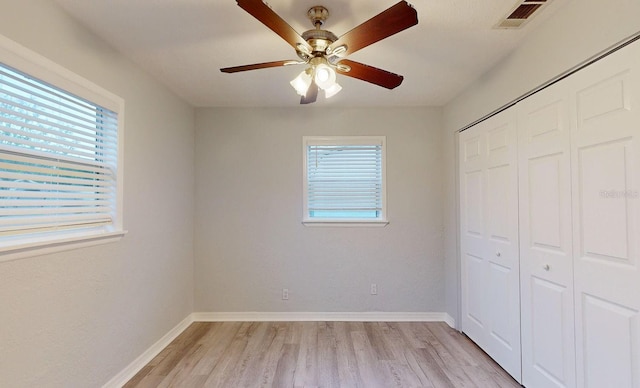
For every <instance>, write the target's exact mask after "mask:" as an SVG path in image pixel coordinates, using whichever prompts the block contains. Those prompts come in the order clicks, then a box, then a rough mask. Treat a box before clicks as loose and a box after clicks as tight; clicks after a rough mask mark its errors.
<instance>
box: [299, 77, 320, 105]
mask: <svg viewBox="0 0 640 388" xmlns="http://www.w3.org/2000/svg"><path fill="white" fill-rule="evenodd" d="M317 99H318V85H317V84H316V81H311V85H309V89H308V90H307V94H306V95H305V96H302V97H301V98H300V104H303V105H304V104H311V103H312V102H316V100H317Z"/></svg>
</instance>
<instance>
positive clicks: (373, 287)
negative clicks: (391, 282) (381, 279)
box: [371, 283, 378, 295]
mask: <svg viewBox="0 0 640 388" xmlns="http://www.w3.org/2000/svg"><path fill="white" fill-rule="evenodd" d="M371 295H378V285H377V284H375V283H371Z"/></svg>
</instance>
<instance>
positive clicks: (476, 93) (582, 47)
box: [442, 0, 640, 321]
mask: <svg viewBox="0 0 640 388" xmlns="http://www.w3.org/2000/svg"><path fill="white" fill-rule="evenodd" d="M638 15H640V1H638V0H609V1H602V0H572V1H569V2H568V3H567V4H566V5H564V6H563V7H562V8H560V9H559V10H558V12H557V13H556V14H554V15H553V16H552V17H551V18H549V20H547V21H546V22H545V23H544V24H542V25H540V26H538V28H537V30H536V31H534V32H533V33H532V34H531V35H530V36H529V37H528V39H526V40H525V41H524V42H522V43H521V44H520V45H519V47H518V49H517V50H515V51H514V52H513V53H512V54H511V55H509V56H508V57H507V58H506V59H505V60H504V61H502V62H501V63H499V64H498V65H497V66H495V67H494V68H493V69H491V70H490V71H489V72H487V73H486V74H484V75H483V76H482V77H481V78H480V79H479V80H478V81H477V82H475V83H474V84H473V85H471V86H470V87H468V88H467V89H465V91H464V92H463V93H461V94H460V95H459V96H458V97H456V98H455V99H454V100H453V101H451V102H450V103H449V104H447V105H446V106H445V107H444V109H443V113H444V117H443V120H444V127H443V129H444V134H443V136H442V140H443V143H442V148H443V153H444V155H445V158H444V162H445V163H444V165H443V166H442V168H443V170H444V178H443V181H444V183H445V185H444V203H443V206H444V227H445V236H446V237H445V244H444V246H445V268H446V280H445V284H446V290H445V291H446V293H445V295H446V306H447V307H446V311H447V312H448V313H449V314H450V315H452V316H453V317H457V315H458V314H457V310H458V288H459V285H458V256H457V239H456V233H457V214H456V209H457V199H456V186H455V183H456V179H457V178H456V177H457V167H456V152H455V144H456V136H455V131H456V130H458V129H460V128H462V127H463V126H465V125H467V124H470V123H471V122H473V121H475V120H477V119H479V118H481V117H482V116H484V115H486V114H488V113H490V112H492V111H493V110H495V109H497V108H499V107H500V106H502V105H504V104H506V103H508V102H510V101H512V100H513V99H515V98H517V97H519V96H521V95H523V94H525V93H526V92H528V91H530V90H532V89H534V88H536V87H537V86H539V85H541V84H543V83H545V82H547V81H549V80H551V79H552V78H554V77H556V76H557V75H559V74H561V73H563V72H565V71H567V70H569V69H571V68H573V67H574V66H576V65H577V64H579V63H581V62H583V61H585V60H587V59H589V58H591V57H592V56H594V55H595V54H597V53H599V52H601V51H602V50H605V49H607V48H608V47H610V46H611V45H614V44H615V43H617V42H618V41H620V40H622V39H624V38H626V37H628V36H630V35H632V34H634V33H635V32H638V31H640V18H639V17H638ZM456 321H459V320H458V319H456Z"/></svg>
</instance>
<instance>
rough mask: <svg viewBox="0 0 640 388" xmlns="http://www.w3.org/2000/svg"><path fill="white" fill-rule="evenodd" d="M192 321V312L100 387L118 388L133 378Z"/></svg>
mask: <svg viewBox="0 0 640 388" xmlns="http://www.w3.org/2000/svg"><path fill="white" fill-rule="evenodd" d="M193 322H194V319H193V314H189V316H187V317H186V318H185V319H184V320H182V322H180V323H178V324H177V325H176V327H174V328H173V329H171V330H169V332H168V333H167V334H165V335H164V336H162V338H160V339H159V340H158V342H156V343H155V344H153V345H151V347H150V348H149V349H147V350H146V351H145V352H144V353H142V354H141V355H140V356H139V357H138V358H136V359H135V360H133V362H132V363H131V364H129V365H127V367H126V368H124V369H123V370H122V371H121V372H120V373H118V374H117V375H115V376H114V377H113V378H112V379H111V380H109V381H108V382H107V383H106V384H105V385H103V386H102V388H120V387H122V386H123V385H125V384H126V383H127V382H128V381H129V380H131V379H132V378H133V376H135V375H136V374H137V373H138V372H140V370H141V369H142V368H144V367H145V365H147V364H148V363H149V362H150V361H151V360H153V358H154V357H155V356H157V355H158V354H159V353H160V352H161V351H162V350H163V349H164V348H166V347H167V345H169V344H170V343H171V341H173V340H174V339H175V338H176V337H177V336H179V335H180V334H181V333H182V332H183V331H185V329H186V328H187V327H189V325H190V324H192V323H193Z"/></svg>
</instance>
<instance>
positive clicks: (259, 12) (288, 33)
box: [237, 0, 312, 52]
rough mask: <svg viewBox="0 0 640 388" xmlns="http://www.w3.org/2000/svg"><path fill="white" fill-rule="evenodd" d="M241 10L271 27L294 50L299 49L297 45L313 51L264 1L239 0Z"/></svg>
mask: <svg viewBox="0 0 640 388" xmlns="http://www.w3.org/2000/svg"><path fill="white" fill-rule="evenodd" d="M237 3H238V5H239V6H240V8H242V9H244V10H245V11H247V12H248V13H250V14H251V15H252V16H253V17H254V18H256V19H258V20H259V21H261V22H262V24H264V25H265V26H267V27H269V28H270V29H271V30H272V31H273V32H275V33H276V34H278V35H280V37H281V38H282V39H284V40H286V41H287V43H289V44H290V45H291V46H293V48H295V49H297V47H296V46H297V45H298V44H301V45H303V46H305V47H307V48H308V49H309V52H311V51H312V49H311V46H309V44H308V43H307V42H306V41H305V40H304V39H303V38H302V36H300V34H298V33H297V32H296V30H294V29H293V28H292V27H291V26H290V25H288V24H287V22H285V21H284V20H283V19H282V18H281V17H280V16H278V14H277V13H275V12H273V10H272V9H271V8H270V7H269V6H268V5H266V4H265V3H264V2H263V1H262V0H237Z"/></svg>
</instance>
